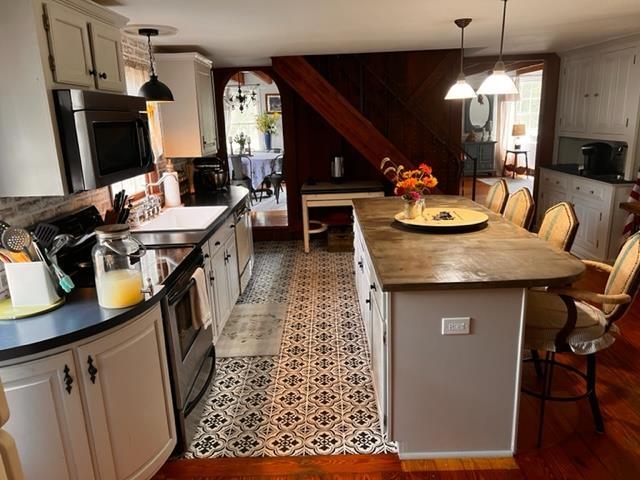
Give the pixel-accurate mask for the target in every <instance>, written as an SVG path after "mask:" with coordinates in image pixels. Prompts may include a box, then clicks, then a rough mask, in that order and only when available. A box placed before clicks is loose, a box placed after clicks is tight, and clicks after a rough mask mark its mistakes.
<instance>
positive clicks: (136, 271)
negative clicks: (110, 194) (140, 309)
mask: <svg viewBox="0 0 640 480" xmlns="http://www.w3.org/2000/svg"><path fill="white" fill-rule="evenodd" d="M96 237H97V243H96V245H95V246H94V247H93V251H92V257H93V266H94V270H95V277H96V289H97V291H98V303H99V304H100V306H101V307H104V308H126V307H130V306H132V305H135V304H137V303H140V302H141V301H142V300H143V299H144V290H143V284H142V268H141V266H140V258H141V257H142V256H143V255H144V254H145V253H146V248H145V246H144V245H143V244H142V243H140V242H139V241H138V240H136V239H135V238H133V237H132V236H131V231H130V230H129V226H128V225H122V224H115V225H104V226H102V227H98V228H96Z"/></svg>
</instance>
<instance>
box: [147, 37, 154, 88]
mask: <svg viewBox="0 0 640 480" xmlns="http://www.w3.org/2000/svg"><path fill="white" fill-rule="evenodd" d="M147 45H148V47H149V63H150V64H151V76H152V77H154V76H155V75H156V72H155V70H154V69H153V52H152V51H151V34H150V33H149V34H147Z"/></svg>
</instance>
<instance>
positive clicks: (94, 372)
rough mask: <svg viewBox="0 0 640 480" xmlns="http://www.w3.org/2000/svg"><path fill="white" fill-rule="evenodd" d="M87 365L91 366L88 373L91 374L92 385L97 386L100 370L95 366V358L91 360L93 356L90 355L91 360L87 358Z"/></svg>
mask: <svg viewBox="0 0 640 480" xmlns="http://www.w3.org/2000/svg"><path fill="white" fill-rule="evenodd" d="M87 363H88V364H89V368H88V369H87V372H89V378H90V380H91V383H94V384H95V383H96V375H97V373H98V369H97V368H96V367H95V365H94V364H93V358H91V355H89V358H87Z"/></svg>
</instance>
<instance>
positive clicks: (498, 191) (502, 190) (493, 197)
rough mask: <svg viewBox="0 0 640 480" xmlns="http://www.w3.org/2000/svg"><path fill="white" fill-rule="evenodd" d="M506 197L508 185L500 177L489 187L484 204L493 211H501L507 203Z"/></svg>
mask: <svg viewBox="0 0 640 480" xmlns="http://www.w3.org/2000/svg"><path fill="white" fill-rule="evenodd" d="M507 198H509V187H508V186H507V182H505V181H504V179H502V178H501V179H500V180H498V181H497V182H496V183H494V184H493V185H492V186H491V188H490V189H489V193H488V194H487V200H486V201H485V204H484V206H485V207H487V208H488V209H489V210H491V211H493V212H496V213H502V210H504V206H505V204H506V203H507Z"/></svg>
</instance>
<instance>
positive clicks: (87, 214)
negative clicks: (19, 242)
mask: <svg viewBox="0 0 640 480" xmlns="http://www.w3.org/2000/svg"><path fill="white" fill-rule="evenodd" d="M48 223H51V224H53V225H56V226H57V227H59V228H60V233H68V234H70V235H73V236H74V237H76V238H77V239H79V240H80V242H79V243H77V245H74V246H72V247H65V248H63V249H62V250H61V251H60V252H59V253H58V255H57V257H58V263H59V264H60V267H61V268H62V269H63V270H64V271H65V272H67V273H68V274H69V275H70V276H71V277H72V278H73V281H74V283H75V284H76V286H77V287H93V286H95V280H94V272H93V262H92V258H91V250H92V249H93V246H94V245H95V243H96V238H95V235H92V234H93V232H94V231H95V229H96V227H99V226H100V225H103V220H102V217H101V216H100V214H99V212H98V210H97V209H96V207H94V206H91V207H87V208H84V209H82V210H79V211H77V212H75V213H72V214H70V215H66V216H63V217H59V218H56V219H53V220H49V221H48ZM175 248H180V249H183V248H184V247H181V246H177V245H176V246H175ZM169 249H170V247H167V248H166V249H165V250H164V252H166V251H167V250H169ZM149 250H150V251H155V252H157V256H156V263H157V265H158V268H161V269H162V270H163V271H166V272H167V276H168V272H175V275H174V278H173V279H172V281H171V282H169V283H168V284H167V283H166V284H165V288H166V293H165V296H164V299H163V300H162V318H163V323H164V334H165V342H166V347H167V356H168V357H169V358H168V366H169V373H170V377H171V385H172V391H173V398H174V409H175V417H176V428H177V432H178V434H179V438H178V444H177V446H176V451H177V452H183V451H185V450H186V448H187V447H188V446H189V442H190V441H191V440H192V439H193V436H194V434H195V429H196V427H197V426H198V423H199V421H200V417H201V413H202V409H203V408H204V401H205V400H206V395H205V393H206V392H207V391H208V389H209V386H210V384H211V381H212V379H213V377H214V375H215V349H214V346H213V331H212V327H211V326H209V327H208V328H206V329H204V328H201V327H200V328H196V327H195V326H194V322H193V311H192V306H191V293H192V291H193V289H194V288H195V280H194V279H193V278H192V276H193V273H194V272H195V271H196V269H198V268H203V267H204V255H203V253H202V251H201V250H200V249H199V248H198V249H196V250H197V252H192V254H189V255H188V256H187V257H186V258H185V259H184V260H183V261H182V262H181V263H180V264H179V265H178V264H176V263H175V262H171V259H167V260H166V261H165V260H163V251H162V250H161V249H154V248H149ZM163 262H165V263H166V265H165V263H163ZM171 263H173V265H169V264H171ZM178 270H179V272H178ZM165 278H166V277H165Z"/></svg>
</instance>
